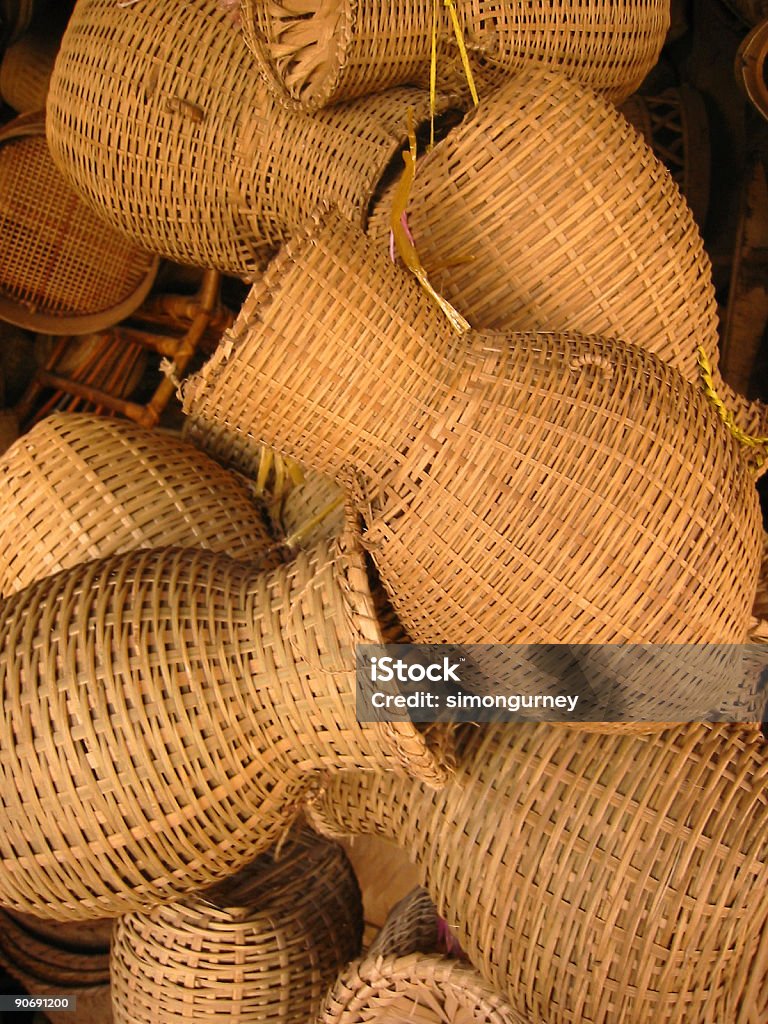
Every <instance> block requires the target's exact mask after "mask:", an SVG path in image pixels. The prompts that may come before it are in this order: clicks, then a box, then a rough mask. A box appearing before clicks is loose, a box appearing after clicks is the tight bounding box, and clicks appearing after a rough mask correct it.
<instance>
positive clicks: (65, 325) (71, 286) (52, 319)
mask: <svg viewBox="0 0 768 1024" xmlns="http://www.w3.org/2000/svg"><path fill="white" fill-rule="evenodd" d="M41 209H44V210H45V217H43V218H41V216H40V210H41ZM0 237H1V238H2V244H3V260H2V267H0V318H2V319H3V320H7V321H9V322H10V323H13V324H17V325H18V326H20V327H26V328H29V329H30V330H34V331H41V332H48V333H51V334H87V333H89V332H91V331H98V330H100V329H101V328H103V327H108V326H110V325H111V324H115V323H117V322H118V321H119V320H122V319H123V318H124V317H126V316H128V314H129V313H132V312H133V311H134V310H135V309H136V307H137V306H139V305H140V303H141V302H142V300H143V299H144V298H145V296H146V295H147V293H148V292H149V289H150V287H151V286H152V283H153V281H154V278H155V274H156V272H157V266H158V261H157V259H156V258H155V257H154V256H151V255H149V254H148V253H146V252H144V251H143V250H141V249H139V248H137V246H136V245H135V244H134V243H133V242H131V241H130V240H128V239H127V238H126V237H125V236H124V235H123V234H121V233H119V232H118V231H115V230H114V229H112V228H109V227H107V226H106V225H105V224H104V223H103V222H102V221H101V220H99V218H98V217H96V216H94V214H93V213H92V212H91V211H90V210H89V209H88V207H87V206H86V205H85V204H84V203H83V202H82V201H81V199H80V198H79V197H78V195H77V193H76V192H74V191H73V190H72V188H71V186H70V185H69V184H68V183H67V181H66V180H65V179H64V178H63V177H62V175H61V173H60V172H59V171H58V170H57V169H56V167H55V166H54V164H53V161H52V159H51V154H50V152H49V150H48V146H47V145H46V141H45V123H44V116H43V115H42V114H26V115H23V116H22V117H19V118H17V119H16V120H15V121H12V122H11V123H10V124H8V125H5V126H4V127H3V128H2V130H1V131H0Z"/></svg>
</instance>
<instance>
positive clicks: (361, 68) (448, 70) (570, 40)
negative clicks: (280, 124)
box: [240, 0, 669, 110]
mask: <svg viewBox="0 0 768 1024" xmlns="http://www.w3.org/2000/svg"><path fill="white" fill-rule="evenodd" d="M240 9H241V23H242V25H243V31H244V34H245V38H246V40H247V41H248V45H249V46H250V48H251V50H252V52H253V54H254V56H255V57H256V61H257V64H258V67H259V70H260V71H261V73H262V74H263V75H264V76H265V78H266V80H267V81H268V82H269V83H270V85H271V87H272V88H273V89H274V90H276V91H277V93H278V94H279V95H281V96H282V97H283V99H284V101H289V100H290V101H292V102H294V103H296V104H300V105H302V106H303V107H305V108H306V109H309V110H315V109H317V108H318V107H322V106H324V105H326V104H328V103H336V102H338V101H339V100H342V99H350V98H351V97H354V96H361V95H365V94H367V93H374V92H378V91H380V90H381V89H384V88H387V87H388V86H392V85H400V84H403V83H406V82H416V83H420V84H426V83H427V82H428V80H429V65H430V53H431V46H432V34H433V17H434V19H435V20H434V32H435V36H436V39H437V41H438V48H439V59H438V65H437V68H438V75H439V79H438V80H442V81H446V80H447V84H448V88H452V87H453V86H454V82H455V75H456V73H457V71H460V67H461V65H460V61H459V60H458V47H457V45H456V41H455V36H454V28H453V26H452V23H451V18H450V16H449V12H448V10H447V4H443V3H439V4H438V3H433V2H431V0H407V2H401V3H397V4H393V3H390V2H388V0H362V2H360V0H341V2H338V0H309V2H307V3H302V4H299V5H297V4H295V3H292V2H290V0H241V4H240ZM456 9H457V14H458V21H459V25H460V31H461V35H462V38H463V39H464V41H465V43H466V45H467V46H468V47H469V49H470V51H471V53H472V55H473V56H480V57H481V58H482V59H483V60H484V61H485V62H486V63H487V65H488V66H489V70H490V72H491V75H492V78H493V79H498V77H499V74H501V75H503V76H509V75H511V74H515V73H516V72H518V71H520V70H522V69H523V68H526V67H529V66H530V65H532V64H533V65H538V64H543V65H545V66H549V67H557V68H559V69H561V70H562V71H563V72H565V73H566V74H568V75H569V76H571V77H573V78H575V79H576V80H578V81H581V82H584V83H586V84H588V85H592V86H594V88H596V89H599V90H601V91H604V92H605V93H606V95H608V96H610V97H611V98H612V99H621V98H624V97H626V96H628V95H629V94H630V93H631V92H634V90H635V89H636V88H637V87H638V86H639V85H640V83H641V82H642V80H643V79H644V78H645V76H646V75H647V73H648V72H649V71H650V69H651V68H652V67H653V66H654V64H655V63H656V61H657V60H658V57H659V53H660V52H661V47H662V44H663V43H664V37H665V35H666V32H667V29H668V27H669V4H668V3H667V2H665V0H634V2H632V0H623V2H618V3H617V2H606V0H589V2H587V3H578V2H574V0H558V2H556V3H543V2H540V0H539V2H537V0H529V2H526V3H522V4H521V3H513V2H511V0H502V2H499V0H494V2H490V0H457V2H456Z"/></svg>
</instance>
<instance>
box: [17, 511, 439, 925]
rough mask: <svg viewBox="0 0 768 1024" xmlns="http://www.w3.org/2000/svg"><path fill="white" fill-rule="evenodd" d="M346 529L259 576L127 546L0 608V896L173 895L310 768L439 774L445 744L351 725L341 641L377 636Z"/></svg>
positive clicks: (261, 827)
mask: <svg viewBox="0 0 768 1024" xmlns="http://www.w3.org/2000/svg"><path fill="white" fill-rule="evenodd" d="M351 529H352V527H351V524H350V527H349V530H348V531H347V532H346V533H345V535H344V537H343V538H340V539H339V540H338V541H336V542H334V543H333V544H331V545H328V544H325V545H320V546H318V547H317V548H315V549H313V550H311V551H308V552H300V553H299V554H298V555H297V556H296V558H295V559H294V561H293V562H292V563H291V564H290V565H287V566H284V567H281V568H278V569H275V570H272V571H271V572H263V571H260V570H259V569H258V567H254V566H252V565H248V564H247V563H241V562H235V561H233V560H230V559H228V558H227V557H226V556H224V555H220V554H214V553H212V552H207V551H199V550H186V549H168V550H165V549H161V550H152V551H143V552H133V553H130V554H128V555H115V556H112V557H111V558H107V559H102V560H100V561H96V562H92V563H89V564H88V565H84V566H77V567H75V568H73V569H69V570H65V571H63V572H61V573H59V574H57V575H56V576H53V577H50V578H48V579H46V580H43V581H41V582H40V583H38V584H33V585H31V586H29V587H27V588H25V589H24V590H22V591H19V592H18V593H17V594H14V595H12V596H11V597H10V598H8V599H6V600H5V601H4V602H2V604H0V685H1V687H2V695H3V705H4V707H5V709H6V714H5V717H4V726H3V731H2V735H0V779H2V788H0V809H1V810H2V814H3V820H4V821H5V822H6V825H5V826H4V829H3V831H2V835H0V902H2V903H3V904H6V905H7V906H9V907H12V908H16V909H20V910H23V911H27V912H31V913H35V914H38V915H39V916H43V917H50V918H59V919H62V920H66V919H76V918H88V917H100V916H114V915H117V914H119V913H123V912H126V911H128V910H136V909H143V908H146V907H149V906H152V905H153V904H155V903H161V902H169V901H171V900H174V899H177V898H178V897H179V896H182V895H184V894H185V893H188V892H191V891H194V890H196V889H199V888H200V887H201V886H202V885H205V884H209V883H211V882H213V881H216V880H218V879H220V878H223V877H226V876H227V875H229V874H232V873H233V872H235V871H237V870H238V869H239V868H240V867H241V866H243V865H244V864H246V863H247V862H248V861H250V860H251V859H252V858H253V857H254V856H256V855H257V854H258V853H259V852H261V851H262V850H264V849H266V848H268V847H269V846H270V845H271V844H272V843H274V842H275V840H277V839H278V838H279V837H280V836H281V835H282V834H283V833H284V832H285V829H286V827H287V825H288V824H289V823H290V822H291V820H292V818H293V817H294V815H295V813H296V810H297V806H298V801H299V799H300V797H301V796H302V795H303V794H305V793H306V791H307V789H308V788H309V787H311V786H312V785H313V784H314V771H315V770H316V769H319V768H325V769H330V768H334V767H335V768H337V769H340V768H352V767H355V766H357V767H365V766H368V767H370V768H373V767H378V768H380V769H391V770H395V771H408V772H412V773H413V774H414V775H418V776H421V777H423V778H425V779H427V780H429V781H430V784H433V785H434V784H439V783H441V782H443V781H444V780H445V778H446V774H447V771H446V762H445V759H444V751H445V749H446V747H445V743H446V742H447V734H446V735H440V736H438V737H436V738H435V739H434V741H433V740H432V738H431V736H428V735H422V734H421V733H420V732H419V731H418V730H417V729H416V727H414V726H413V725H411V724H410V722H406V723H369V724H361V723H359V722H358V721H357V719H356V714H355V654H354V650H355V644H356V643H370V642H373V643H377V642H381V641H382V635H381V632H380V630H379V627H378V623H377V620H376V617H375V614H376V613H375V607H374V603H373V599H372V597H371V594H370V590H369V586H368V581H367V574H366V566H365V564H364V562H363V558H362V555H361V552H360V550H359V546H358V540H357V538H356V537H355V536H354V535H353V534H352V532H351Z"/></svg>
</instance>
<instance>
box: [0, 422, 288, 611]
mask: <svg viewBox="0 0 768 1024" xmlns="http://www.w3.org/2000/svg"><path fill="white" fill-rule="evenodd" d="M168 546H178V547H199V548H207V549H209V550H212V551H221V552H223V553H224V554H227V555H229V556H230V557H231V558H239V559H242V560H246V561H247V560H251V561H254V562H258V563H259V564H260V565H261V566H262V567H263V568H267V567H271V566H273V565H276V564H278V562H279V561H281V558H280V557H279V547H280V546H279V545H278V544H276V543H275V539H274V538H273V536H272V535H271V533H270V530H269V529H268V527H267V521H266V516H265V513H264V510H263V508H260V507H259V506H258V505H256V504H255V503H254V502H253V501H252V500H251V498H250V496H249V494H248V491H247V490H246V488H245V486H244V485H243V483H242V482H241V481H240V480H238V478H237V477H235V476H233V475H232V474H231V473H228V472H227V471H226V470H224V469H222V468H221V467H220V466H218V465H216V463H215V462H213V461H212V460H211V459H209V458H207V457H206V456H205V455H203V454H202V453H201V452H199V451H197V450H196V449H195V448H193V447H192V446H191V445H189V444H186V443H184V442H183V441H180V440H177V439H176V438H175V437H173V436H171V435H169V434H162V433H158V432H154V431H150V430H145V429H143V428H142V427H139V426H136V425H135V424H132V423H129V422H126V421H122V420H111V419H107V418H105V417H99V416H90V415H86V414H78V413H59V414H55V415H53V416H49V417H48V418H47V419H45V420H43V421H42V422H41V423H39V424H38V425H37V426H36V427H34V428H33V429H32V430H31V431H29V432H28V433H27V434H24V435H23V436H22V437H21V438H20V439H19V440H18V442H17V443H16V444H15V445H14V446H13V448H11V449H10V450H9V451H8V452H7V453H6V455H5V457H4V458H3V460H2V461H0V594H2V595H4V596H7V595H9V594H11V593H13V592H15V591H17V590H20V589H21V588H22V587H25V586H27V585H28V584H29V583H32V582H34V581H35V580H38V579H41V578H42V577H44V576H50V575H51V574H53V573H55V572H58V571H59V570H61V569H67V568H69V567H71V566H74V565H79V564H80V563H82V562H89V561H92V560H93V559H96V558H102V557H105V556H106V555H112V554H117V553H119V552H123V551H134V550H136V549H137V548H153V547H168Z"/></svg>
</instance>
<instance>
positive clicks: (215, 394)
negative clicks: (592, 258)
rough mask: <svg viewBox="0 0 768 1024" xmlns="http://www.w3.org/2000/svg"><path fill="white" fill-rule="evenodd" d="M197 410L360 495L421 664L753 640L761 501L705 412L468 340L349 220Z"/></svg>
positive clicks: (649, 378)
mask: <svg viewBox="0 0 768 1024" xmlns="http://www.w3.org/2000/svg"><path fill="white" fill-rule="evenodd" d="M299 311H300V313H299ZM185 410H186V412H187V413H188V415H189V416H190V417H191V419H192V420H193V421H194V422H196V423H200V424H202V425H203V426H205V425H212V424H215V426H216V429H217V430H219V431H221V432H225V431H228V432H229V433H230V434H233V435H236V436H237V437H238V439H239V441H240V442H241V443H242V444H243V446H244V447H245V448H247V447H251V448H252V449H253V448H254V447H255V446H257V445H258V444H261V443H266V444H269V445H272V446H274V447H276V448H278V449H279V450H281V451H283V452H284V453H286V454H288V455H289V456H291V457H292V458H295V459H297V460H298V461H299V462H300V463H302V464H303V465H306V466H308V467H309V468H312V469H314V470H316V471H318V472H321V473H327V474H329V475H332V476H335V477H336V478H337V479H339V480H340V481H341V482H342V483H346V484H347V485H348V486H349V487H350V488H351V489H352V491H353V493H354V494H355V495H356V499H357V501H358V503H359V505H360V507H361V508H362V509H363V511H364V514H365V519H366V523H367V531H366V534H365V544H366V547H367V548H368V549H369V550H370V552H371V554H372V557H373V559H374V561H375V563H376V566H377V568H378V570H379V572H380V574H381V578H382V581H383V583H384V585H385V587H386V589H387V591H388V593H389V595H390V598H391V599H392V602H393V604H394V607H395V610H396V612H397V613H398V615H399V617H400V619H401V621H402V623H403V626H404V628H405V630H406V632H407V633H408V635H410V636H411V637H412V639H413V640H414V642H417V643H446V642H447V643H485V644H488V643H510V644H511V643H578V644H585V643H620V642H646V643H662V642H663V643H670V644H673V643H703V642H711V643H741V642H743V641H744V640H745V638H746V630H747V626H748V622H749V619H750V613H751V607H752V601H753V597H754V590H755V585H756V580H757V571H758V564H759V555H760V543H761V526H760V520H759V509H758V503H757V496H756V491H755V487H754V482H753V478H752V474H751V472H750V469H749V467H748V463H747V460H746V456H745V453H744V450H743V449H742V448H741V447H740V446H739V445H738V444H737V442H736V441H735V439H734V438H733V437H732V436H731V435H730V434H729V432H728V431H727V430H726V428H725V426H724V425H723V423H722V422H721V421H720V419H719V418H718V416H717V414H716V412H715V411H714V409H713V408H712V407H711V405H710V403H709V402H708V400H707V398H706V397H705V395H704V394H703V392H702V391H701V390H700V389H699V388H698V387H695V386H694V385H692V384H689V383H688V382H686V381H685V380H684V379H683V378H682V377H681V376H680V374H679V373H678V372H677V371H676V370H674V369H673V368H671V367H669V366H667V365H665V364H664V363H662V362H661V361H660V360H659V359H657V358H656V357H655V356H653V355H652V354H650V353H647V352H644V351H642V350H640V349H637V348H634V347H632V346H629V345H624V344H622V343H620V342H613V341H604V340H601V339H599V338H584V337H581V336H578V335H575V334H546V335H545V334H532V333H528V334H512V333H506V334H490V333H489V334H482V333H476V332H469V333H467V334H464V335H463V336H459V335H457V334H455V333H454V332H453V331H452V329H451V327H450V325H449V324H448V322H447V320H445V319H444V318H443V317H442V314H441V313H440V312H439V311H438V310H437V308H436V307H435V306H433V304H432V303H431V300H430V299H429V297H428V296H427V295H426V294H425V293H424V292H423V291H422V290H421V288H420V287H419V285H418V284H417V283H416V281H415V279H414V278H413V277H411V276H410V275H407V274H406V273H404V272H403V271H401V270H400V269H398V268H397V267H395V266H393V265H392V264H391V263H390V261H389V259H388V258H387V257H386V256H384V255H383V254H380V253H377V252H376V251H375V250H374V249H373V248H372V247H371V245H370V244H369V243H367V242H366V240H365V239H364V237H363V236H362V235H361V234H360V233H359V232H358V231H356V230H355V229H354V228H353V227H352V226H349V225H346V224H345V223H344V222H343V221H342V220H341V219H340V218H334V217H331V218H329V219H328V220H327V221H326V222H324V223H323V224H321V225H319V226H317V227H316V228H315V229H313V230H312V231H311V232H310V233H309V235H308V236H306V237H304V238H301V237H297V238H296V240H295V241H294V242H292V243H290V244H289V245H287V246H286V247H285V249H284V250H283V252H282V254H281V255H280V256H279V257H278V258H277V260H276V261H275V262H274V263H273V265H272V266H271V268H270V269H269V271H268V272H267V274H266V275H265V276H264V278H263V280H262V281H261V282H260V284H259V285H257V286H256V287H255V288H254V289H252V291H251V294H250V295H249V297H248V299H247V300H246V302H245V304H244V306H243V309H242V311H241V314H240V317H239V318H238V321H237V322H236V324H235V326H234V327H233V329H232V330H231V331H230V332H229V333H228V334H227V335H225V337H224V339H223V342H222V345H221V346H220V348H219V349H218V350H217V353H216V354H215V355H214V357H213V358H212V359H211V360H210V361H209V363H208V364H207V365H206V367H204V368H203V370H202V371H201V373H200V374H199V375H197V376H196V377H194V378H191V379H190V380H189V381H188V384H187V388H186V392H185Z"/></svg>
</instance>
